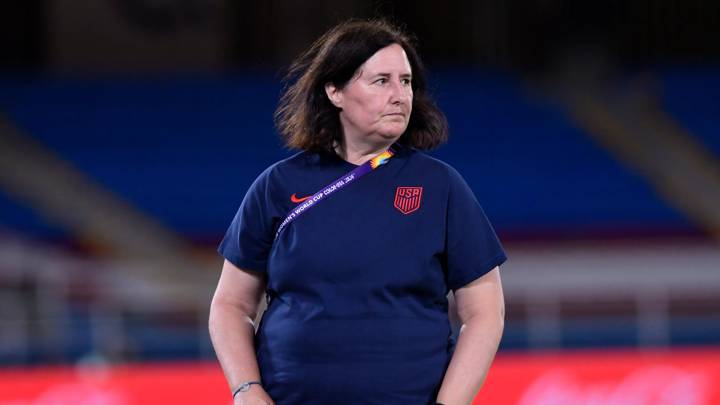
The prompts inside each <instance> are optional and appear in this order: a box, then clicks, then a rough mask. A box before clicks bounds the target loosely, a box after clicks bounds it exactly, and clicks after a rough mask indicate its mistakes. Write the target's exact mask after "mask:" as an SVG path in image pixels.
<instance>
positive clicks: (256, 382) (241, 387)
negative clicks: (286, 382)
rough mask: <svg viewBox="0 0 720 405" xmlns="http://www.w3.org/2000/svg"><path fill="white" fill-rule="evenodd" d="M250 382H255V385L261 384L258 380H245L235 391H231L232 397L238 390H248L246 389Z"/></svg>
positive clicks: (248, 387)
mask: <svg viewBox="0 0 720 405" xmlns="http://www.w3.org/2000/svg"><path fill="white" fill-rule="evenodd" d="M252 384H257V385H260V386H262V384H261V383H260V381H246V382H244V383H242V384H240V386H239V387H238V388H237V389H236V390H235V391H233V394H232V397H233V399H235V396H236V395H237V394H238V393H239V392H245V391H248V390H249V389H250V386H251V385H252Z"/></svg>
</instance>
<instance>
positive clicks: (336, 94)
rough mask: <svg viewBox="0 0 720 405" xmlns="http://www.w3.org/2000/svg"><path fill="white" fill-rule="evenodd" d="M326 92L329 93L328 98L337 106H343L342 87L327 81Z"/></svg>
mask: <svg viewBox="0 0 720 405" xmlns="http://www.w3.org/2000/svg"><path fill="white" fill-rule="evenodd" d="M325 94H327V96H328V99H329V100H330V102H331V103H333V105H334V106H335V107H337V108H342V105H343V93H342V89H340V88H337V87H336V86H335V85H334V84H332V83H325Z"/></svg>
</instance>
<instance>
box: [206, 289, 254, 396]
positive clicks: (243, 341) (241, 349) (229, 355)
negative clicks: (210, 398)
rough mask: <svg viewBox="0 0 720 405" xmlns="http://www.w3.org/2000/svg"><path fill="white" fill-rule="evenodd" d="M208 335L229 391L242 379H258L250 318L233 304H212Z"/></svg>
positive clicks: (252, 326)
mask: <svg viewBox="0 0 720 405" xmlns="http://www.w3.org/2000/svg"><path fill="white" fill-rule="evenodd" d="M209 327H210V338H211V340H212V344H213V347H214V349H215V354H216V355H217V358H218V360H219V361H220V365H221V367H222V369H223V372H224V373H225V378H226V379H227V382H228V385H229V386H230V389H231V390H234V389H236V388H237V387H238V386H239V385H240V383H242V382H245V381H259V380H260V370H259V368H258V363H257V357H256V356H255V346H254V336H255V328H254V325H253V321H252V318H251V317H250V316H248V315H247V314H245V313H243V312H242V311H240V310H239V309H238V308H237V307H234V306H232V305H230V304H224V303H215V302H214V303H213V305H212V306H211V308H210V322H209Z"/></svg>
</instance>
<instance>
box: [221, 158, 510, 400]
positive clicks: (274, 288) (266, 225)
mask: <svg viewBox="0 0 720 405" xmlns="http://www.w3.org/2000/svg"><path fill="white" fill-rule="evenodd" d="M394 148H395V149H396V151H397V153H396V155H395V156H393V157H392V158H391V159H390V160H389V162H388V163H387V164H385V165H383V166H381V167H379V168H378V169H377V170H374V171H372V172H370V173H368V174H367V175H365V176H364V177H362V178H360V179H358V180H356V181H354V182H353V183H351V184H349V185H347V186H346V187H344V188H343V189H341V190H340V191H337V192H336V193H334V194H332V195H330V196H329V197H328V198H323V199H322V200H320V202H319V203H318V204H317V205H315V206H312V208H310V209H309V210H306V211H305V212H304V213H303V214H302V215H300V216H299V217H298V218H297V219H295V220H294V221H293V222H292V223H290V224H289V225H288V226H287V227H286V228H285V229H283V231H282V232H281V233H280V236H279V237H278V239H277V240H274V237H275V231H276V229H277V227H278V225H279V224H280V222H282V220H283V219H284V218H285V217H286V215H287V213H288V212H289V211H290V210H291V209H292V208H293V207H295V206H296V205H297V204H298V203H296V202H293V201H292V200H295V201H297V200H298V199H302V197H305V196H310V195H312V194H314V193H315V192H317V191H318V190H320V189H321V188H323V187H325V186H327V185H328V184H329V183H331V182H332V181H333V180H335V179H337V178H339V177H341V176H342V175H344V174H346V173H347V172H349V171H351V170H352V169H354V168H356V167H357V166H356V165H354V164H351V163H349V162H347V161H345V160H343V159H342V158H341V157H339V156H337V155H335V154H330V153H311V152H300V153H298V154H295V155H294V156H291V157H289V158H287V159H285V160H282V161H280V162H277V163H275V164H273V165H272V166H270V167H269V168H267V169H266V170H265V171H264V172H263V173H262V174H260V176H259V177H258V178H257V179H256V180H255V182H254V183H253V184H252V185H251V186H250V189H249V190H248V192H247V194H246V196H245V198H244V200H243V202H242V204H241V205H240V209H239V210H238V212H237V215H236V216H235V219H234V220H233V222H232V224H231V225H230V228H229V229H228V231H227V234H226V235H225V238H224V239H223V241H222V243H221V244H220V247H219V249H218V250H219V252H220V253H221V254H222V256H223V257H225V258H226V259H227V260H229V261H230V262H232V263H233V264H235V265H236V266H237V267H239V268H241V269H244V270H249V271H257V272H267V275H268V285H267V292H268V295H269V296H270V297H271V300H270V303H269V304H268V308H267V310H266V312H265V313H264V315H263V317H262V320H261V322H260V325H259V327H258V331H257V334H256V336H255V349H256V355H257V359H258V364H259V367H260V373H261V379H262V383H263V386H264V388H265V390H266V391H267V392H268V394H269V395H270V396H271V397H272V398H273V400H274V401H275V402H276V403H277V404H278V405H285V404H307V403H315V404H338V403H352V404H425V403H434V401H435V398H436V396H437V393H438V390H439V389H440V384H441V383H442V379H443V376H444V374H445V371H446V369H447V365H448V363H449V361H450V357H451V356H452V353H453V350H454V342H453V341H452V340H451V338H450V337H451V328H450V323H449V320H448V314H447V311H448V302H447V298H446V295H447V293H448V291H449V290H453V291H454V290H456V289H458V288H460V287H462V286H464V285H466V284H468V283H469V282H471V281H473V280H475V279H477V278H478V277H480V276H482V275H484V274H485V273H487V272H488V271H490V270H492V269H493V268H495V267H496V266H498V265H500V264H502V263H503V262H504V261H505V260H506V257H505V253H504V251H503V249H502V246H501V245H500V242H499V241H498V238H497V236H496V235H495V232H494V231H493V229H492V227H491V225H490V223H489V222H488V220H487V218H486V216H485V214H484V213H483V210H482V208H481V207H480V204H479V203H478V201H477V199H476V198H475V196H474V195H473V192H472V191H471V190H470V188H469V187H468V185H467V184H466V183H465V181H464V180H463V178H462V177H461V176H460V174H458V172H457V171H455V169H453V168H452V167H450V166H449V165H447V164H445V163H443V162H441V161H439V160H437V159H435V158H432V157H430V156H428V155H426V154H424V153H422V152H420V151H417V150H415V149H413V148H410V147H402V146H400V145H397V144H396V145H395V147H394Z"/></svg>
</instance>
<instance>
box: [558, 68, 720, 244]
mask: <svg viewBox="0 0 720 405" xmlns="http://www.w3.org/2000/svg"><path fill="white" fill-rule="evenodd" d="M561 94H562V97H561V99H562V100H563V102H564V104H565V108H566V109H567V111H568V112H569V114H570V115H571V118H572V119H574V121H575V123H576V124H577V125H579V126H580V127H582V128H583V129H584V130H585V131H586V133H588V134H589V135H591V136H592V137H593V138H594V139H595V140H596V142H598V143H599V144H601V145H603V146H604V147H605V148H606V149H607V150H608V151H610V152H611V153H612V154H614V155H615V156H616V157H617V158H618V159H619V160H620V161H623V162H624V163H625V164H626V165H628V166H629V167H631V168H633V169H634V170H635V171H636V172H638V173H640V174H641V175H642V176H644V177H645V178H646V179H647V180H648V182H649V183H650V184H651V185H652V186H653V188H654V189H655V190H656V191H657V192H658V194H659V195H660V196H661V197H662V198H663V199H665V200H666V201H667V202H668V203H669V204H671V205H673V206H675V207H676V208H677V209H679V210H681V211H682V212H684V213H685V215H686V216H687V217H688V218H689V219H690V220H692V221H693V222H694V223H695V224H696V225H697V226H698V227H699V228H700V229H703V230H705V231H706V232H708V233H709V234H710V235H713V236H714V237H715V238H717V239H720V211H719V210H718V209H717V207H718V206H720V164H718V160H717V158H716V156H714V155H713V154H712V152H710V151H709V150H707V149H706V148H705V147H704V146H703V145H702V144H701V143H700V142H698V141H697V140H696V139H695V137H694V136H693V135H692V134H691V133H689V131H688V130H686V129H685V128H683V127H682V126H681V125H680V124H679V123H677V122H675V121H674V120H673V119H672V118H671V117H670V116H669V115H668V114H667V113H666V112H665V111H663V109H662V108H661V107H660V103H659V101H658V100H657V99H656V98H655V97H654V96H653V93H652V92H651V91H649V90H648V89H647V88H645V87H644V86H642V85H640V86H638V85H637V83H630V84H629V85H628V86H625V87H624V88H623V89H622V90H620V89H619V88H618V87H617V86H614V85H612V84H610V83H608V82H606V81H602V80H591V79H588V77H585V78H581V79H580V80H578V78H575V80H574V81H573V80H569V81H565V86H562V90H561Z"/></svg>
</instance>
